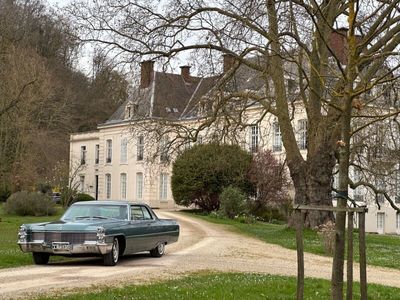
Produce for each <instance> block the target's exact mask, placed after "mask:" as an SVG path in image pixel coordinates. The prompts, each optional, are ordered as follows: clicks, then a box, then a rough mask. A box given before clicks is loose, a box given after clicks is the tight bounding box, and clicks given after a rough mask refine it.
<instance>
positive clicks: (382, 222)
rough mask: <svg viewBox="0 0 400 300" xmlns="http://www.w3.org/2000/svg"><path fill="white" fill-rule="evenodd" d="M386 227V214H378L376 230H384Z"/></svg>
mask: <svg viewBox="0 0 400 300" xmlns="http://www.w3.org/2000/svg"><path fill="white" fill-rule="evenodd" d="M384 226H385V213H383V212H378V213H377V214H376V228H378V229H383V228H384Z"/></svg>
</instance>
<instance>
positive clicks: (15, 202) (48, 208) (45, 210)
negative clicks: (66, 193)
mask: <svg viewBox="0 0 400 300" xmlns="http://www.w3.org/2000/svg"><path fill="white" fill-rule="evenodd" d="M4 210H5V212H6V213H8V214H15V215H19V216H52V215H54V214H55V213H56V212H57V210H56V207H55V204H54V202H53V201H52V200H51V198H50V197H49V196H47V195H45V194H42V193H38V192H26V191H22V192H17V193H14V194H12V195H11V196H10V197H9V198H8V199H7V202H6V203H5V204H4Z"/></svg>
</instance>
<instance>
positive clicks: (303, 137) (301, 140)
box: [297, 119, 307, 150]
mask: <svg viewBox="0 0 400 300" xmlns="http://www.w3.org/2000/svg"><path fill="white" fill-rule="evenodd" d="M297 127H298V132H297V135H298V136H297V143H298V144H299V148H300V150H305V149H307V119H302V120H299V121H298V123H297Z"/></svg>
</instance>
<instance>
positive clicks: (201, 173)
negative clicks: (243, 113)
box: [171, 144, 253, 212]
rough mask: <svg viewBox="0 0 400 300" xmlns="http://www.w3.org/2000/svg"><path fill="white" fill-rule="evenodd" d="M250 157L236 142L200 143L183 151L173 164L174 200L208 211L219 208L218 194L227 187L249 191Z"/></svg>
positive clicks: (250, 187)
mask: <svg viewBox="0 0 400 300" xmlns="http://www.w3.org/2000/svg"><path fill="white" fill-rule="evenodd" d="M251 159H252V156H251V154H249V153H248V152H246V151H245V150H243V149H241V148H240V147H239V146H238V145H225V144H222V145H219V144H201V145H196V146H194V147H192V148H191V149H189V150H186V151H184V152H183V153H182V154H181V155H180V156H178V157H177V159H176V160H175V162H174V164H173V167H172V177H171V189H172V194H173V198H174V200H175V202H176V203H177V204H179V205H183V206H187V207H189V206H191V205H195V206H196V207H199V208H201V209H202V210H204V211H206V212H211V211H213V210H218V209H219V205H220V202H219V200H220V199H219V195H220V194H221V192H222V190H223V189H224V188H226V187H228V186H235V187H238V188H240V189H241V190H242V191H243V192H244V193H246V194H250V193H251V192H252V191H253V186H252V184H251V183H250V181H249V180H248V178H247V172H248V170H249V166H250V163H251Z"/></svg>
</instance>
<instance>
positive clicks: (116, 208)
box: [61, 204, 128, 220]
mask: <svg viewBox="0 0 400 300" xmlns="http://www.w3.org/2000/svg"><path fill="white" fill-rule="evenodd" d="M78 219H118V220H128V210H127V207H126V205H89V204H88V205H72V206H71V207H70V208H69V209H68V210H67V211H66V212H65V214H64V215H63V216H62V218H61V220H78Z"/></svg>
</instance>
